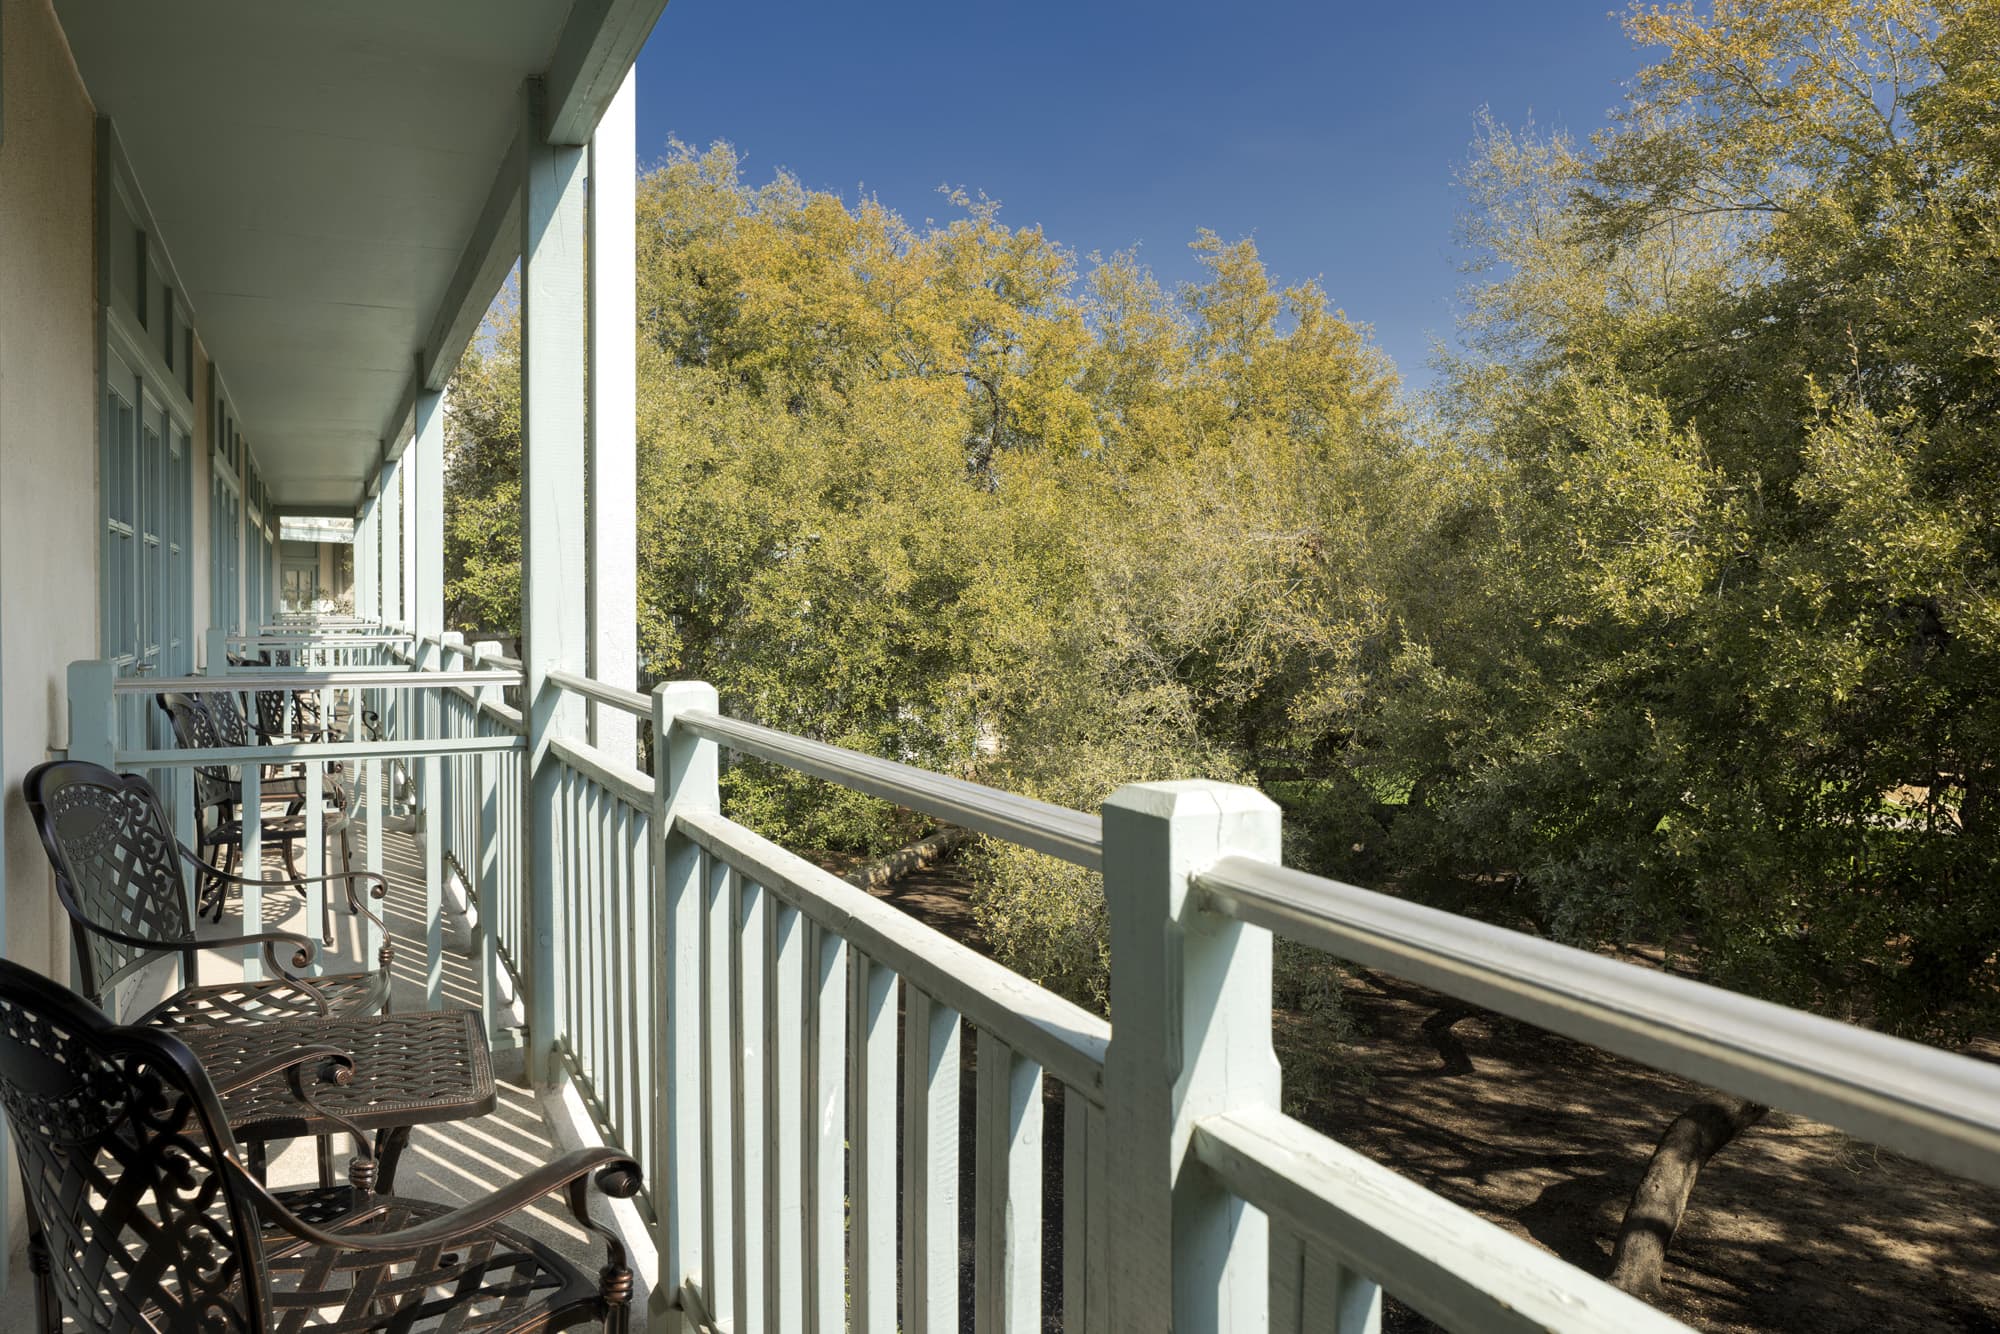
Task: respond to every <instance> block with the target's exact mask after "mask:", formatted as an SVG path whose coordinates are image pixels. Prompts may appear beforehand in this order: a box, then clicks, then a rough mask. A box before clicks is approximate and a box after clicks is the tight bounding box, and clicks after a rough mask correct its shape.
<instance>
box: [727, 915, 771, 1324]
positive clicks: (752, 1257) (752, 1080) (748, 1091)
mask: <svg viewBox="0 0 2000 1334" xmlns="http://www.w3.org/2000/svg"><path fill="white" fill-rule="evenodd" d="M730 878H731V880H732V881H733V882H734V883H735V887H736V893H735V896H734V897H735V902H734V905H733V906H734V911H735V932H734V935H735V939H734V941H733V942H732V944H733V947H734V950H735V954H734V960H733V962H734V967H735V973H736V975H735V978H734V980H733V985H732V986H731V988H730V992H731V994H730V1000H731V1002H732V1003H733V1005H734V1006H735V1010H734V1013H733V1014H732V1015H731V1016H730V1025H729V1027H730V1037H731V1039H732V1043H731V1060H732V1061H733V1062H734V1065H735V1081H736V1082H735V1091H736V1100H735V1110H736V1128H737V1135H738V1138H737V1141H736V1159H735V1171H734V1172H733V1173H732V1174H731V1181H730V1186H731V1189H732V1191H733V1192H734V1195H735V1198H734V1200H733V1202H732V1213H733V1217H734V1218H735V1222H736V1242H735V1246H734V1250H735V1261H736V1294H737V1302H738V1306H737V1311H738V1317H737V1319H738V1326H739V1327H740V1328H742V1329H743V1330H746V1331H761V1330H766V1329H769V1328H771V1325H770V1323H769V1315H768V1313H767V1311H766V1309H765V1306H764V1296H765V1293H764V1261H765V1248H766V1246H767V1245H769V1233H768V1232H767V1231H766V1230H765V1229H766V1224H767V1222H768V1219H769V1214H768V1213H767V1212H766V1210H765V1204H766V1200H765V1196H764V1188H765V1176H764V1171H765V1159H764V1150H765V1145H766V1140H767V1137H768V1133H767V1129H766V1125H765V1116H766V1114H767V1112H768V1108H767V1107H766V1106H765V1086H764V1075H765V1059H766V1055H767V1053H768V1052H769V1050H770V1049H769V1048H768V1047H766V1046H765V1045H764V1044H765V1037H766V1034H765V1015H766V1013H767V1012H766V1010H765V1008H764V1002H765V992H764V985H765V957H766V956H765V951H766V950H768V949H769V948H770V942H769V940H768V939H766V935H765V933H766V932H767V930H768V929H769V925H770V924H769V921H768V920H767V919H768V918H769V915H770V914H769V899H770V896H769V894H767V893H766V892H765V890H764V887H763V886H762V885H759V884H758V883H757V882H756V881H754V880H751V879H749V878H748V877H745V876H742V875H732V876H731V877H730Z"/></svg>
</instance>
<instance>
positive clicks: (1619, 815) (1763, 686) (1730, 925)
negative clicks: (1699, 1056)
mask: <svg viewBox="0 0 2000 1334" xmlns="http://www.w3.org/2000/svg"><path fill="white" fill-rule="evenodd" d="M1627 27H1628V30H1629V31H1630V32H1631V34H1632V35H1633V37H1634V38H1635V39H1636V40H1638V41H1640V42H1642V43H1647V44H1652V45H1656V46H1659V47H1661V48H1663V55H1662V57H1661V58H1660V59H1659V61H1658V62H1657V63H1655V64H1654V65H1652V66H1651V67H1649V68H1648V69H1647V70H1645V71H1644V72H1643V73H1642V75H1641V76H1640V78H1639V80H1638V82H1637V84H1636V87H1635V90H1634V92H1633V93H1632V95H1631V98H1630V100H1629V102H1628V105H1627V106H1626V108H1625V109H1624V111H1623V113H1622V114H1621V115H1620V117H1619V118H1618V120H1617V122H1616V123H1615V124H1614V125H1613V126H1612V127H1611V128H1610V129H1608V130H1607V131H1605V132H1603V133H1601V134H1600V135H1598V136H1597V137H1596V138H1595V139H1594V140H1593V141H1592V142H1591V143H1590V144H1589V145H1588V146H1586V147H1579V146H1577V145H1575V144H1573V143H1571V142H1568V141H1565V140H1563V139H1561V138H1551V137H1537V136H1535V135H1533V134H1513V133H1509V132H1506V131H1504V130H1500V129H1498V128H1497V127H1496V128H1490V129H1489V132H1488V133H1487V134H1486V135H1485V137H1484V139H1483V142H1482V144H1481V150H1480V153H1479V154H1478V156H1477V158H1476V160H1475V162H1474V165H1473V168H1472V170H1471V172H1470V173H1469V184H1470V186H1471V190H1472V194H1473V198H1474V203H1475V210H1474V214H1473V217H1472V239H1473V240H1474V242H1475V244H1476V245H1477V247H1478V249H1479V253H1480V255H1481V256H1482V258H1483V259H1484V260H1485V261H1486V263H1487V264H1488V265H1489V266H1490V268H1489V270H1488V271H1489V272H1490V273H1491V274H1492V275H1494V276H1493V279H1492V281H1490V282H1488V283H1487V284H1486V285H1485V286H1483V287H1479V288H1477V289H1475V291H1474V292H1473V293H1472V301H1471V311H1472V314H1471V318H1470V320H1469V324H1468V338H1467V340H1466V341H1467V349H1468V350H1467V352H1466V353H1465V354H1464V355H1463V356H1462V357H1460V358H1459V359H1457V360H1456V361H1452V362H1450V363H1449V364H1448V365H1447V367H1446V371H1447V377H1446V382H1445V388H1444V394H1443V401H1442V402H1441V404H1440V411H1439V412H1438V414H1437V417H1438V421H1439V423H1440V429H1441V430H1442V431H1443V432H1444V433H1445V437H1446V438H1447V439H1449V440H1451V441H1452V442H1454V443H1455V444H1456V445H1459V446H1461V447H1462V448H1463V449H1464V450H1465V452H1466V454H1467V456H1468V457H1469V458H1470V459H1472V460H1473V461H1474V467H1475V468H1476V469H1478V470H1480V471H1481V472H1482V473H1483V475H1484V476H1485V477H1486V478H1487V480H1488V483H1489V485H1488V486H1487V487H1485V488H1484V489H1482V490H1477V491H1467V492H1464V493H1463V494H1462V495H1461V497H1460V500H1459V502H1458V503H1457V504H1456V505H1453V506H1450V507H1447V509H1446V511H1445V512H1443V513H1442V514H1441V517H1440V520H1439V523H1438V526H1437V529H1436V532H1435V536H1434V538H1433V540H1432V542H1431V544H1430V554H1429V556H1428V558H1427V560H1426V562H1425V564H1426V565H1427V566H1428V567H1429V568H1431V569H1432V570H1435V571H1450V572H1451V579H1450V582H1451V583H1452V584H1453V585H1455V586H1456V587H1458V588H1459V589H1460V590H1462V591H1463V593H1464V594H1465V595H1464V596H1460V597H1456V598H1450V597H1447V598H1437V597H1431V596H1410V595H1407V594H1405V595H1399V600H1398V630H1399V634H1398V643H1397V646H1396V649H1395V652H1394V653H1393V654H1392V655H1391V664H1390V666H1389V667H1388V669H1387V670H1386V671H1385V672H1384V674H1383V675H1382V676H1381V677H1380V679H1379V682H1378V685H1377V687H1376V692H1375V695H1374V698H1373V700H1372V702H1371V712H1370V715H1369V718H1368V721H1367V724H1366V730H1367V731H1368V733H1369V737H1370V744H1369V745H1368V746H1366V747H1365V748H1364V749H1363V752H1362V753H1363V756H1364V759H1363V763H1364V764H1366V765H1372V766H1375V767H1376V768H1378V769H1379V770H1380V772H1381V773H1382V774H1383V775H1384V776H1385V777H1386V778H1392V779H1393V780H1394V781H1396V782H1399V783H1402V784H1406V785H1407V787H1408V790H1409V792H1410V794H1411V799H1410V801H1409V803H1408V805H1407V808H1406V811H1405V813H1404V814H1403V816H1402V817H1401V818H1400V819H1399V821H1398V827H1397V829H1396V830H1395V836H1396V839H1397V842H1398V846H1399V851H1400V854H1401V855H1402V856H1403V857H1404V858H1405V859H1406V860H1407V861H1408V862H1409V863H1411V864H1415V865H1427V866H1429V867H1431V868H1433V869H1434V870H1438V871H1443V872H1446V873H1452V874H1459V875H1462V874H1463V873H1465V872H1467V871H1473V870H1477V871H1484V872H1491V871H1493V870H1495V869H1501V868H1504V869H1508V870H1510V871H1512V873H1513V876H1512V880H1511V882H1510V883H1511V889H1512V892H1511V893H1505V894H1501V895H1499V896H1498V897H1496V896H1495V894H1494V892H1493V891H1491V890H1488V891H1486V902H1485V908H1486V910H1487V911H1489V912H1492V913H1495V914H1499V915H1505V916H1516V917H1519V918H1524V919H1526V920H1527V921H1529V922H1531V923H1534V924H1535V925H1537V926H1539V927H1540V928H1541V929H1544V930H1546V931H1549V932H1550V933H1552V934H1555V935H1558V936H1561V937H1564V938H1567V939H1571V940H1575V941H1578V942H1580V943H1584V944H1599V943H1607V942H1608V943H1624V942H1629V941H1632V940H1652V941H1658V942H1662V943H1664V944H1666V945H1667V946H1668V947H1669V948H1670V949H1673V950H1674V951H1676V952H1677V953H1680V954H1683V955H1684V956H1685V958H1686V959H1687V961H1688V962H1689V963H1691V964H1692V965H1693V966H1695V967H1698V968H1699V969H1700V970H1701V971H1702V972H1703V973H1704V974H1705V975H1707V976H1708V977H1710V978H1713V979H1715V980H1717V981H1720V982H1723V983H1725V984H1727V985H1730V986H1733V987H1737V988H1740V989H1743V990H1746V991H1751V992H1754V993H1757V994H1760V995H1764V996H1767V997H1771V998H1773V999H1778V1000H1783V1001H1786V1002H1790V1003H1794V1004H1802V1005H1807V1006H1811V1007H1813V1008H1817V1009H1820V1010H1823V1011H1828V1012H1832V1013H1836V1014H1841V1015H1844V1016H1846V1017H1851V1018H1855V1019H1860V1020H1863V1021H1867V1022H1873V1023H1877V1024H1880V1025H1883V1026H1886V1027H1889V1028H1892V1029H1896V1030H1899V1031H1903V1032H1908V1033H1913V1034H1916V1035H1920V1036H1927V1037H1931V1038H1933V1039H1940V1040H1946V1041H1949V1040H1953V1039H1955V1038H1958V1037H1961V1036H1962V1035H1964V1034H1965V1033H1967V1032H1968V1031H1970V1030H1971V1029H1973V1028H1974V1027H1976V1026H1979V1025H1982V1024H1986V1023H1990V1022H1991V1019H1992V1017H1993V1015H1994V1012H1995V997H1996V982H2000V975H1996V969H2000V881H1996V878H1995V875H1994V866H1995V854H1996V851H2000V848H1996V838H2000V831H1996V826H1995V822H1994V820H1993V818H1992V814H1991V811H1992V802H1993V796H1992V790H1993V784H1994V782H1995V780H1996V778H2000V771H1996V768H1995V766H1996V762H2000V707H1996V705H1995V703H1994V696H1993V693H1992V691H1991V689H1990V684H1989V683H1990V682H1991V681H1992V680H1993V679H1994V673H1995V670H1996V668H2000V657H1996V654H2000V639H1997V638H1996V635H1995V630H1996V627H2000V620H1996V615H1995V609H1996V604H1995V600H1994V599H1995V589H1996V579H1995V576H1996V558H2000V530H1996V527H1995V515H1996V513H2000V472H1996V469H1995V466H1994V462H1993V460H1994V459H1995V458H1996V457H2000V455H1996V453H1995V450H1994V443H1995V441H1994V430H1995V428H1994V422H1995V421H1996V414H1995V410H1996V407H2000V376H1996V360H1995V356H1996V350H2000V349H1996V343H1995V335H1994V323H1993V320H1994V316H1993V312H1994V310H1995V309H2000V300H1996V298H2000V208H1996V202H1995V201H1996V199H2000V173H1997V172H1996V167H2000V162H1996V157H1995V154H1994V151H1993V149H1994V143H1995V127H1996V124H2000V113H1996V111H1995V108H1996V107H2000V67H1996V60H1995V52H1996V51H2000V11H1996V10H1995V9H1994V7H1993V6H1991V5H1990V4H1985V3H1953V2H1951V0H1945V2H1944V3H1931V4H1920V3H1876V2H1874V0H1870V2H1869V3H1861V2H1860V0H1716V3H1714V4H1713V5H1712V6H1710V7H1708V9H1707V12H1705V13H1702V14H1696V13H1695V12H1694V11H1693V10H1692V9H1691V8H1689V7H1685V6H1682V7H1675V8H1672V9H1667V10H1654V9H1635V10H1633V11H1632V13H1631V14H1630V16H1629V17H1628V19H1627ZM1484 883H1486V884H1489V885H1490V884H1491V883H1492V882H1491V881H1490V880H1488V881H1486V882H1484ZM1762 1110H1763V1109H1761V1108H1757V1107H1753V1106H1751V1105H1749V1104H1746V1103H1742V1102H1741V1101H1740V1100H1729V1099H1722V1100H1714V1101H1708V1102H1705V1103H1703V1104H1701V1105H1698V1106H1697V1107H1696V1108H1694V1109H1691V1111H1690V1113H1689V1115H1688V1116H1687V1117H1684V1118H1683V1119H1682V1121H1681V1122H1677V1123H1676V1126H1675V1127H1674V1128H1673V1129H1672V1130H1671V1131H1670V1133H1669V1136H1668V1138H1667V1140H1666V1141H1664V1142H1663V1144H1662V1146H1661V1150H1660V1152H1659V1154H1658V1155H1656V1159H1655V1164H1654V1171H1653V1172H1652V1173H1651V1174H1649V1176H1648V1179H1647V1183H1646V1184H1645V1185H1642V1187H1641V1191H1640V1196H1639V1198H1637V1199H1636V1200H1635V1207H1634V1210H1633V1212H1632V1214H1631V1215H1630V1216H1629V1217H1628V1226H1627V1229H1626V1233H1625V1235H1624V1237H1622V1238H1621V1242H1620V1247H1619V1250H1620V1257H1619V1265H1618V1277H1619V1279H1620V1281H1621V1282H1624V1283H1626V1284H1627V1285H1628V1286H1631V1287H1634V1288H1636V1289H1638V1290H1642V1291H1643V1290H1649V1289H1651V1288H1653V1287H1655V1286H1656V1285H1657V1283H1658V1279H1659V1273H1660V1256H1661V1253H1662V1251H1663V1249H1664V1243H1665V1240H1666V1238H1667V1237H1668V1236H1670V1235H1671V1232H1672V1229H1673V1226H1674V1225H1675V1224H1676V1223H1677V1222H1678V1219H1679V1214H1680V1209H1681V1207H1682V1206H1683V1205H1684V1203H1685V1200H1686V1195H1687V1191H1688V1189H1690V1188H1691V1187H1692V1184H1693V1180H1694V1173H1695V1171H1698V1170H1699V1167H1700V1163H1701V1161H1702V1160H1703V1159H1705V1157H1706V1156H1707V1155H1708V1154H1709V1153H1712V1152H1714V1151H1715V1150H1716V1149H1717V1148H1719V1147H1721V1145H1722V1144H1725V1143H1727V1142H1728V1139H1729V1138H1730V1137H1732V1136H1733V1135H1734V1134H1735V1133H1736V1132H1737V1131H1738V1130H1740V1129H1741V1128H1742V1127H1743V1126H1745V1125H1747V1124H1750V1123H1751V1122H1753V1121H1754V1120H1755V1119H1756V1118H1757V1117H1758V1116H1760V1115H1761V1114H1762Z"/></svg>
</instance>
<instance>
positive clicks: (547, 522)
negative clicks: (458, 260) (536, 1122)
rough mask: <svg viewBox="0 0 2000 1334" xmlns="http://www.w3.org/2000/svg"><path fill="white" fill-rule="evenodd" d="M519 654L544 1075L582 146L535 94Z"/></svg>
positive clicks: (536, 1052)
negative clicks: (551, 123) (557, 127)
mask: <svg viewBox="0 0 2000 1334" xmlns="http://www.w3.org/2000/svg"><path fill="white" fill-rule="evenodd" d="M522 116H523V121H522V127H521V128H522V132H521V143H522V145H523V148H522V155H523V159H524V160H523V162H522V197H521V667H522V673H523V677H524V680H523V687H524V691H525V695H526V703H527V713H528V717H527V725H528V738H527V739H528V754H527V757H526V758H527V763H528V781H527V782H526V783H525V784H523V788H524V790H525V792H526V794H527V810H526V812H525V817H526V818H525V819H524V821H523V826H522V831H523V833H524V834H525V835H526V837H527V840H528V851H527V858H526V860H527V869H528V884H527V892H528V904H529V914H530V926H531V930H532V940H531V941H530V945H529V967H528V1051H527V1057H528V1072H529V1076H530V1077H531V1078H532V1079H534V1080H535V1081H536V1082H537V1083H539V1084H543V1085H547V1084H550V1083H553V1082H554V1078H555V1074H556V1067H555V1062H554V1056H553V1051H554V1043H555V1039H556V1036H557V1035H556V1033H555V1032H554V1031H553V1030H554V1026H555V1013H556V1008H555V1007H556V996H555V973H556V937H557V934H558V933H559V932H561V933H567V932H568V931H569V930H570V928H571V925H572V924H571V923H568V922H561V921H558V920H557V919H556V904H557V901H558V897H559V895H560V893H561V890H562V885H561V878H562V863H561V859H560V849H559V848H558V847H557V846H556V839H555V827H556V816H557V809H556V808H557V801H558V792H557V773H556V763H555V760H554V758H553V757H552V756H551V755H550V753H549V741H550V739H551V738H553V737H558V736H560V737H580V736H581V735H582V734H583V730H584V729H583V721H584V719H583V709H582V702H581V701H580V700H579V699H578V698H577V697H576V696H574V695H570V694H568V693H567V692H565V691H563V690H562V689H561V688H560V687H557V686H555V685H553V684H552V683H551V682H550V681H549V679H548V676H549V672H550V671H551V670H552V669H561V670H565V671H571V672H576V671H581V670H583V669H584V668H585V665H586V654H587V644H586V641H585V626H584V595H585V568H584V565H585V563H584V554H583V470H584V450H583V435H584V420H583V418H584V407H583V392H584V384H583V377H584V368H583V357H584V343H583V314H584V257H583V242H584V218H583V208H584V199H583V166H584V163H583V156H584V155H583V149H581V148H572V147H567V146H562V145H551V144H548V143H545V142H544V136H543V133H542V121H543V93H542V85H541V83H540V81H539V80H530V81H529V83H528V85H527V88H526V90H525V95H524V97H523V98H522Z"/></svg>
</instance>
